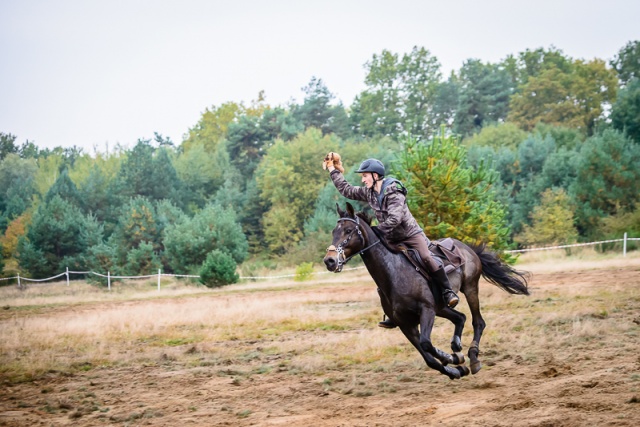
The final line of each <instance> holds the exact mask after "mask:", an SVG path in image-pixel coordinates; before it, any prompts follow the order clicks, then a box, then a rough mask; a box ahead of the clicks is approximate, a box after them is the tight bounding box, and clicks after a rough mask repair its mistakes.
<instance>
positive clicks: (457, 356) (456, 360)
mask: <svg viewBox="0 0 640 427" xmlns="http://www.w3.org/2000/svg"><path fill="white" fill-rule="evenodd" d="M451 356H452V357H453V364H454V365H462V364H463V363H464V354H462V353H453V354H452V355H451Z"/></svg>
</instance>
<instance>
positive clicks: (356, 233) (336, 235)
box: [323, 202, 367, 273]
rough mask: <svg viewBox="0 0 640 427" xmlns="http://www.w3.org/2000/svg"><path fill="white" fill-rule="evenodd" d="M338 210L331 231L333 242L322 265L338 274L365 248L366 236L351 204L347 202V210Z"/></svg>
mask: <svg viewBox="0 0 640 427" xmlns="http://www.w3.org/2000/svg"><path fill="white" fill-rule="evenodd" d="M336 208H337V209H338V216H339V217H340V218H338V223H337V224H336V227H335V228H334V229H333V241H332V242H331V246H329V247H328V248H327V254H326V255H325V257H324V260H323V261H324V264H325V265H326V266H327V270H329V271H333V272H334V273H340V272H341V271H342V268H343V267H344V265H345V264H346V263H347V261H349V259H351V257H353V256H354V255H356V254H358V253H360V252H361V251H362V250H363V249H364V248H366V247H367V236H366V234H365V233H364V228H363V222H362V220H361V219H360V216H359V215H358V214H356V213H355V211H354V209H353V206H351V203H348V202H347V210H346V211H343V210H342V209H340V206H338V205H337V204H336Z"/></svg>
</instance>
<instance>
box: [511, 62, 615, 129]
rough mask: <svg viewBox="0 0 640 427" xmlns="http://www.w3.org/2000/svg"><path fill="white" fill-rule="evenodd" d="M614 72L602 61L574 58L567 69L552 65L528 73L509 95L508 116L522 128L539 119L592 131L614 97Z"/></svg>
mask: <svg viewBox="0 0 640 427" xmlns="http://www.w3.org/2000/svg"><path fill="white" fill-rule="evenodd" d="M617 83H618V81H617V78H616V76H615V72H614V71H613V70H611V69H608V68H606V66H605V63H604V61H602V60H599V59H596V60H593V61H591V62H584V61H582V60H577V61H575V62H574V63H573V64H572V66H571V67H570V68H569V70H563V69H560V68H557V67H555V66H551V67H549V68H545V69H543V70H542V71H541V72H540V73H539V74H538V75H535V76H531V77H529V78H528V79H527V81H526V83H524V84H523V85H522V86H520V87H519V88H518V92H517V93H516V94H514V95H513V97H512V98H511V104H510V112H509V116H508V119H509V120H510V121H513V122H515V123H517V124H518V125H520V126H521V127H522V128H523V129H525V130H531V129H533V128H534V127H535V125H536V124H538V123H539V122H544V123H549V124H557V125H562V126H568V127H575V128H578V129H582V130H584V131H585V132H587V133H588V134H592V133H593V132H594V130H595V125H596V122H597V120H599V119H601V118H602V117H603V114H604V108H605V105H607V104H611V103H612V102H613V101H614V100H615V97H616V88H617Z"/></svg>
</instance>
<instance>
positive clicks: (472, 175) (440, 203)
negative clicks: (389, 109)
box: [391, 129, 510, 250]
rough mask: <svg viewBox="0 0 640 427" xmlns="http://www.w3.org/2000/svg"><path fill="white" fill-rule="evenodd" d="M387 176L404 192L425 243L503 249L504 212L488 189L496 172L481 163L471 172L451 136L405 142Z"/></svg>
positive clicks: (463, 151)
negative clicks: (446, 239)
mask: <svg viewBox="0 0 640 427" xmlns="http://www.w3.org/2000/svg"><path fill="white" fill-rule="evenodd" d="M443 133H444V129H443ZM391 175H393V176H394V177H396V178H398V179H400V180H401V181H402V182H403V183H404V185H405V186H406V187H407V189H408V195H407V203H408V205H409V208H410V209H411V212H412V213H413V215H414V217H415V218H416V220H417V221H418V223H419V224H420V225H421V226H422V227H423V229H424V231H425V233H426V235H427V236H428V237H429V238H431V239H439V238H443V237H453V238H456V239H459V240H462V241H464V242H468V243H481V242H484V243H487V244H489V245H490V246H491V247H492V248H494V249H498V250H499V249H506V248H507V247H508V237H509V231H510V230H509V227H508V225H507V221H506V210H505V208H504V206H503V205H502V204H501V203H499V202H498V201H497V199H496V195H495V193H494V190H493V188H492V186H493V184H494V183H495V182H496V180H497V177H498V176H497V173H496V172H495V171H493V170H492V169H489V168H487V167H486V166H485V165H484V164H483V163H481V164H480V165H479V166H478V168H477V169H473V168H471V167H470V166H469V165H468V164H467V159H466V149H465V148H464V147H463V146H461V145H460V144H459V143H458V141H457V140H456V138H455V137H453V136H444V135H442V136H438V137H435V138H433V139H432V140H431V141H428V142H417V141H416V140H414V139H407V140H406V141H405V148H404V150H403V153H402V154H400V156H399V158H398V160H397V161H396V162H394V164H393V165H392V167H391Z"/></svg>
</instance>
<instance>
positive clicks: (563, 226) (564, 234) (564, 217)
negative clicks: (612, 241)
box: [514, 188, 578, 245]
mask: <svg viewBox="0 0 640 427" xmlns="http://www.w3.org/2000/svg"><path fill="white" fill-rule="evenodd" d="M574 210H575V207H574V206H572V204H571V200H570V198H569V196H568V195H567V193H566V192H565V190H564V189H561V188H560V189H547V190H545V191H544V192H543V193H542V199H541V203H540V205H538V206H536V207H534V208H533V212H531V220H532V222H533V225H532V226H529V225H525V226H524V230H523V231H522V233H521V234H518V235H517V236H515V237H514V240H515V241H516V242H518V243H522V244H524V245H545V244H546V245H554V244H569V243H574V242H575V241H576V240H577V238H578V231H577V230H576V228H575V226H574Z"/></svg>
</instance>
